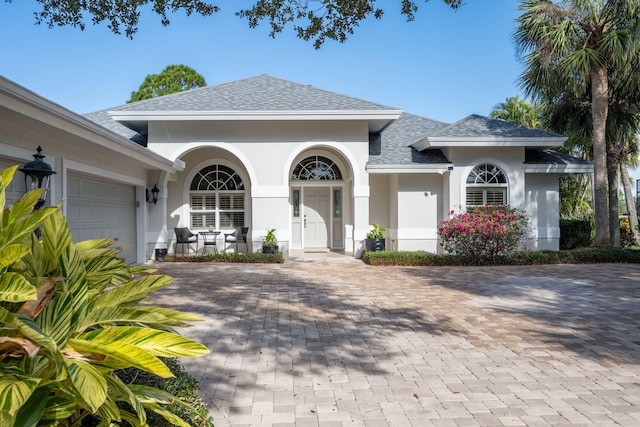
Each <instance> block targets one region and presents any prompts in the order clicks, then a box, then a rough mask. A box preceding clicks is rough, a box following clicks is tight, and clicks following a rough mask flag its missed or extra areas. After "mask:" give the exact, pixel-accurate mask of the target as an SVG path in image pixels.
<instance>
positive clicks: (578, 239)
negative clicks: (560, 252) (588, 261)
mask: <svg viewBox="0 0 640 427" xmlns="http://www.w3.org/2000/svg"><path fill="white" fill-rule="evenodd" d="M592 230H593V223H592V221H591V219H588V218H583V219H561V220H560V249H567V250H568V249H576V248H586V247H589V246H591V245H592V243H593V238H592V235H593V232H592Z"/></svg>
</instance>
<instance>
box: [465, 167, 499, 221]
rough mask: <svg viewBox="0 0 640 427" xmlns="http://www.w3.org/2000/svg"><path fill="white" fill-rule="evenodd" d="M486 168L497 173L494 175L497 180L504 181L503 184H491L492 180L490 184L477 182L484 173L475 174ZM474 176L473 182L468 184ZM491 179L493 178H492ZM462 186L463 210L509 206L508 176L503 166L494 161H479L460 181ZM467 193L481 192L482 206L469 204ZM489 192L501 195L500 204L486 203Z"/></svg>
mask: <svg viewBox="0 0 640 427" xmlns="http://www.w3.org/2000/svg"><path fill="white" fill-rule="evenodd" d="M486 166H491V167H493V168H495V169H497V170H498V171H499V173H498V174H494V177H495V176H498V180H499V181H500V180H501V179H500V178H499V177H500V176H501V177H502V178H503V179H504V182H491V181H495V180H494V179H490V182H478V181H479V179H480V178H481V177H482V175H483V174H484V173H482V171H480V173H479V172H477V171H478V170H480V169H481V168H484V167H486ZM474 175H475V180H474V181H475V182H471V183H470V182H468V181H469V179H470V178H471V177H473V176H474ZM492 178H493V177H492ZM462 185H463V188H464V190H463V194H464V196H465V203H464V205H465V209H466V208H469V207H476V206H485V205H508V204H509V174H508V172H507V169H506V167H505V166H504V165H501V164H498V163H497V162H496V161H494V160H486V161H480V162H478V163H477V164H475V165H474V166H473V167H471V168H470V170H469V173H468V174H467V176H466V178H465V179H464V180H463V181H462ZM469 191H475V192H476V193H478V192H480V191H482V204H470V198H469ZM491 192H496V193H499V192H501V193H502V203H487V198H488V197H487V196H488V194H489V193H491Z"/></svg>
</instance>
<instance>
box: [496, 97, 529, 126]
mask: <svg viewBox="0 0 640 427" xmlns="http://www.w3.org/2000/svg"><path fill="white" fill-rule="evenodd" d="M491 117H492V118H494V119H502V120H506V121H507V122H511V123H515V124H518V125H521V126H527V127H530V128H539V127H540V108H539V107H538V105H537V104H530V103H529V102H528V101H526V100H524V99H520V96H518V95H516V96H512V97H510V98H507V99H506V101H505V102H501V103H500V104H498V105H496V106H494V107H493V109H492V110H491Z"/></svg>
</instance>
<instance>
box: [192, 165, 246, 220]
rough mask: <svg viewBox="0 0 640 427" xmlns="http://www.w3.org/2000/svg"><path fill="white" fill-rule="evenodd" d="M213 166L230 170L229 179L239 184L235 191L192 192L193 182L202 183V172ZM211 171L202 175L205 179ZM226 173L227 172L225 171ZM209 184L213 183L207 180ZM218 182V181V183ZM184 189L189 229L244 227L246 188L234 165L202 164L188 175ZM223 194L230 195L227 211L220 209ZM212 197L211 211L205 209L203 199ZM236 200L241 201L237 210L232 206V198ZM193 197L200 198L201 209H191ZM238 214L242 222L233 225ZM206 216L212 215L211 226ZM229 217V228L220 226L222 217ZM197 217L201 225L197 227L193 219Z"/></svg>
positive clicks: (197, 190) (200, 190)
mask: <svg viewBox="0 0 640 427" xmlns="http://www.w3.org/2000/svg"><path fill="white" fill-rule="evenodd" d="M213 166H216V167H218V166H223V167H224V168H225V169H227V170H231V171H232V172H233V173H232V174H231V176H230V178H229V179H233V178H234V177H237V179H235V180H234V182H236V183H239V185H237V186H236V189H223V190H219V189H195V190H192V189H191V188H192V184H193V182H194V180H196V179H199V180H200V181H201V182H203V181H202V176H201V175H203V174H202V171H204V170H206V169H209V168H211V167H213ZM215 171H216V173H217V172H218V169H217V168H216V169H215ZM211 172H213V171H208V172H207V173H206V174H204V176H205V177H206V175H207V174H209V173H211ZM225 172H228V171H225ZM209 182H210V183H211V182H214V181H211V180H209ZM218 182H220V181H218ZM220 184H222V182H220ZM185 187H186V190H187V191H186V199H187V200H186V210H187V212H188V224H189V227H190V228H191V229H193V230H204V229H206V228H208V227H209V225H212V226H213V228H215V229H216V230H231V229H235V228H236V227H244V226H246V222H247V194H248V192H247V187H246V177H245V176H243V174H241V173H240V172H238V167H237V166H236V165H231V164H228V163H227V162H223V161H219V160H210V161H207V162H202V163H201V164H200V165H198V166H197V167H196V168H194V169H193V173H192V174H190V176H189V177H188V179H187V180H185ZM208 187H211V185H208ZM225 194H227V195H231V196H232V198H231V200H232V202H231V207H230V208H229V209H222V208H221V196H224V195H225ZM207 195H209V196H214V205H213V209H206V203H205V200H206V199H205V198H206V196H207ZM233 196H236V197H235V198H238V199H239V200H241V203H240V204H241V206H242V207H241V208H238V207H237V206H234V203H233V200H234V197H233ZM193 197H202V201H203V204H202V206H203V209H198V210H195V209H192V206H193V203H192V202H193ZM238 213H240V214H241V216H242V221H241V222H240V223H238V224H236V223H235V219H236V218H234V217H235V216H237V214H238ZM207 214H213V224H210V222H207V219H206V215H207ZM227 214H228V215H229V217H230V218H231V219H230V221H231V225H230V226H226V225H225V226H221V220H222V218H223V217H225V216H226V215H227ZM198 216H202V219H203V221H202V223H198V224H197V225H196V224H194V218H196V217H198Z"/></svg>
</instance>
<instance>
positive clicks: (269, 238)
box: [262, 228, 278, 254]
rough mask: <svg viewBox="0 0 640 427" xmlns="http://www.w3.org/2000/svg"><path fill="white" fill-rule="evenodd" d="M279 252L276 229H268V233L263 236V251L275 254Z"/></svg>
mask: <svg viewBox="0 0 640 427" xmlns="http://www.w3.org/2000/svg"><path fill="white" fill-rule="evenodd" d="M277 252H278V239H276V229H275V228H272V229H271V230H267V234H266V235H265V236H264V237H263V238H262V253H263V254H275V253H277Z"/></svg>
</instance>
